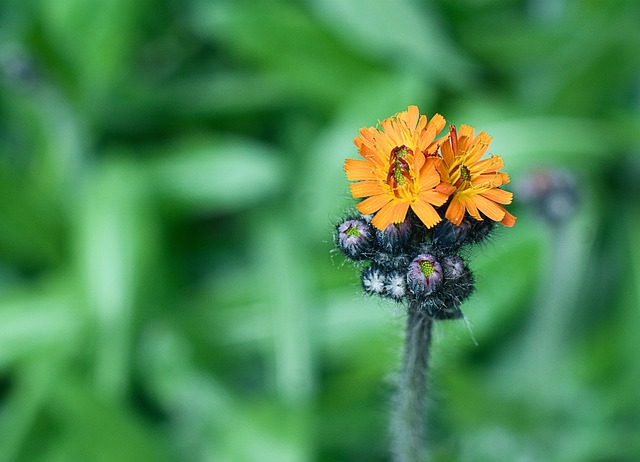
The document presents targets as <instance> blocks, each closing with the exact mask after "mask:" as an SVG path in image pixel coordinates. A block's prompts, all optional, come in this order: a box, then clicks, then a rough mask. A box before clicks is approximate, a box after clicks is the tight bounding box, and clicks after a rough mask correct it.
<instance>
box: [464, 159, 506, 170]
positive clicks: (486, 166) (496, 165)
mask: <svg viewBox="0 0 640 462" xmlns="http://www.w3.org/2000/svg"><path fill="white" fill-rule="evenodd" d="M502 167H504V161H503V160H502V157H500V156H496V155H493V156H491V157H489V158H488V159H485V160H481V161H480V162H476V163H475V164H473V165H472V166H471V168H470V169H469V170H471V173H493V172H497V171H498V170H500V169H501V168H502Z"/></svg>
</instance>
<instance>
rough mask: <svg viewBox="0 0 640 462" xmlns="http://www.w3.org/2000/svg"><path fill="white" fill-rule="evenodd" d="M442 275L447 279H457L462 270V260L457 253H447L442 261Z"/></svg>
mask: <svg viewBox="0 0 640 462" xmlns="http://www.w3.org/2000/svg"><path fill="white" fill-rule="evenodd" d="M442 269H443V270H444V277H445V278H447V279H457V278H459V277H460V276H462V273H463V272H464V261H463V260H462V258H460V257H459V256H458V255H447V256H446V257H444V260H443V261H442Z"/></svg>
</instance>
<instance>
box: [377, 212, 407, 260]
mask: <svg viewBox="0 0 640 462" xmlns="http://www.w3.org/2000/svg"><path fill="white" fill-rule="evenodd" d="M410 235H411V226H410V223H409V221H408V220H406V221H403V222H402V223H392V224H390V225H389V226H387V227H386V228H385V229H384V230H383V231H380V230H376V240H377V242H378V246H379V247H380V249H382V250H383V251H385V252H390V253H398V252H400V251H401V250H402V249H403V248H404V246H406V245H407V242H408V241H409V237H410Z"/></svg>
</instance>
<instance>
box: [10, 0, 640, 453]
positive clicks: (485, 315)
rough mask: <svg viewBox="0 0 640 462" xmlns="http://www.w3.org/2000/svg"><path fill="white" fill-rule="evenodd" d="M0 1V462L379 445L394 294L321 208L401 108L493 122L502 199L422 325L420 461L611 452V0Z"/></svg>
mask: <svg viewBox="0 0 640 462" xmlns="http://www.w3.org/2000/svg"><path fill="white" fill-rule="evenodd" d="M0 5H1V6H0V462H3V461H42V462H45V461H46V462H63V461H140V462H144V461H194V462H199V461H225V462H226V461H229V462H235V461H239V462H244V461H248V462H252V461H265V462H270V461H278V462H287V461H292V462H298V461H301V462H304V461H322V462H324V461H326V462H329V461H387V460H389V457H388V452H387V447H388V436H387V413H388V409H389V407H390V405H391V404H390V396H391V393H392V390H393V376H394V373H395V372H396V371H397V366H398V363H399V355H400V350H401V345H402V336H403V313H402V308H401V307H398V306H395V305H393V304H390V303H388V302H381V301H378V300H376V299H367V298H365V297H363V296H361V295H359V282H358V280H357V276H356V271H355V270H354V268H353V267H352V266H351V265H350V264H344V259H343V257H341V256H340V255H338V254H335V253H331V250H332V231H333V230H332V226H333V224H334V223H335V222H336V220H338V219H339V218H340V217H341V216H342V215H343V214H344V213H345V212H346V211H348V210H350V207H353V200H352V199H350V197H349V190H348V187H347V181H346V178H345V175H344V172H343V171H342V164H343V161H344V158H346V157H356V155H357V153H356V149H355V147H354V146H353V144H352V140H353V138H354V137H355V135H356V134H357V130H358V129H359V128H360V127H361V126H364V125H367V126H368V125H375V123H376V122H377V120H378V119H383V118H385V117H388V116H390V115H392V114H394V113H396V112H398V111H401V110H404V109H406V107H407V105H409V104H417V105H418V106H419V107H420V109H421V111H422V112H423V113H426V114H428V115H431V114H433V113H435V112H439V113H441V114H443V115H444V116H445V117H446V118H447V120H448V121H449V122H451V123H456V124H460V123H466V124H471V125H474V126H475V127H476V128H477V129H478V130H484V131H487V132H488V133H489V134H491V135H492V136H493V137H494V142H493V144H492V146H491V151H492V152H495V153H498V154H501V155H502V156H503V158H504V160H505V164H506V171H508V172H509V173H510V175H511V177H512V180H513V181H512V184H511V185H509V187H508V188H507V189H510V190H512V191H515V192H516V198H515V201H514V204H513V205H512V206H510V210H511V211H512V212H513V213H514V214H515V215H517V216H518V218H519V219H518V222H517V224H516V226H515V227H514V228H513V229H506V228H501V229H500V230H499V231H498V232H497V233H496V235H495V239H493V240H492V242H490V243H488V244H483V245H482V246H480V247H479V248H477V249H475V250H474V252H473V255H472V267H473V269H474V271H475V273H476V275H477V279H478V284H477V292H476V293H475V295H474V296H473V297H472V299H471V300H470V301H469V302H468V303H466V305H465V306H464V310H465V313H466V315H467V317H468V319H467V320H466V322H463V321H459V322H458V321H456V322H450V323H446V322H443V323H440V324H438V326H437V327H436V333H435V337H436V338H435V345H434V347H433V363H432V365H433V367H432V373H431V380H430V382H431V392H430V396H431V401H430V404H429V441H430V444H429V445H430V448H431V452H432V454H433V460H435V461H470V462H473V461H602V462H605V461H607V462H614V461H637V460H640V367H639V365H638V351H639V350H640V339H639V337H640V335H639V328H640V232H639V229H640V213H639V212H640V210H639V209H640V203H639V202H638V198H639V197H640V196H639V194H638V192H639V189H640V187H639V182H638V178H639V177H640V155H639V154H640V27H639V25H640V3H639V2H637V1H635V0H615V1H607V2H602V1H596V0H591V1H587V0H585V1H579V0H573V1H572V0H557V1H556V0H538V1H536V0H529V1H523V0H461V1H456V2H449V1H446V0H433V1H422V2H421V1H418V0H415V1H411V0H396V1H394V2H384V1H373V0H349V1H340V0H300V1H294V0H252V1H247V0H218V1H206V0H184V1H180V0H159V1H152V0H111V1H107V0H56V1H50V0H3V1H2V2H1V3H0ZM540 168H546V169H550V170H551V171H554V170H555V169H563V170H565V171H568V172H570V173H571V174H574V175H576V178H577V187H578V192H579V194H580V197H581V202H580V207H579V209H578V210H577V212H576V213H575V214H574V215H573V216H572V217H571V218H570V219H569V220H567V221H566V222H564V223H562V224H561V225H558V226H555V227H552V226H549V225H548V223H546V222H545V221H544V220H541V219H540V217H539V215H537V214H536V211H535V209H533V208H531V207H527V206H526V205H525V204H523V203H522V202H521V201H520V202H519V200H518V195H517V194H518V193H517V191H518V187H519V184H524V182H526V179H527V178H528V177H529V175H531V173H532V172H535V171H536V170H538V169H540Z"/></svg>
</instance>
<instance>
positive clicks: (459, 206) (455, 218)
mask: <svg viewBox="0 0 640 462" xmlns="http://www.w3.org/2000/svg"><path fill="white" fill-rule="evenodd" d="M464 211H465V207H464V204H463V203H462V201H461V200H460V199H459V198H458V197H456V196H454V197H453V199H451V203H450V204H449V207H448V208H447V213H446V214H445V217H447V220H449V221H450V222H451V223H453V224H454V225H456V226H460V223H462V219H463V218H464Z"/></svg>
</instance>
